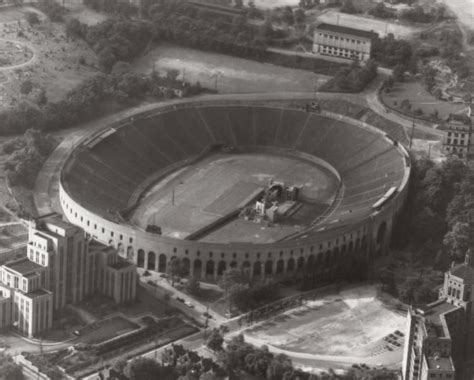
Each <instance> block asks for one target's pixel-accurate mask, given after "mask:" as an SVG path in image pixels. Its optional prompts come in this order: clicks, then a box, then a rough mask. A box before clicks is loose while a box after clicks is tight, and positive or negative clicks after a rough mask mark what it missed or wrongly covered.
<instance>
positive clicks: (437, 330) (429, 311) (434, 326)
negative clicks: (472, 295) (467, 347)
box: [421, 302, 459, 338]
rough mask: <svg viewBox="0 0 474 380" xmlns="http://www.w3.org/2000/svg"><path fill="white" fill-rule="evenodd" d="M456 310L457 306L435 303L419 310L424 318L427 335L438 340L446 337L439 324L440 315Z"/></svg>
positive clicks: (442, 327) (441, 325)
mask: <svg viewBox="0 0 474 380" xmlns="http://www.w3.org/2000/svg"><path fill="white" fill-rule="evenodd" d="M456 309H459V306H456V305H452V304H450V303H448V302H436V303H433V304H431V305H427V306H426V307H424V308H423V309H421V310H423V312H424V317H425V318H426V323H425V326H426V330H427V332H428V334H429V335H434V336H436V337H438V338H443V337H447V336H446V332H445V331H444V326H443V324H442V323H441V315H442V314H444V313H447V312H450V311H453V310H456Z"/></svg>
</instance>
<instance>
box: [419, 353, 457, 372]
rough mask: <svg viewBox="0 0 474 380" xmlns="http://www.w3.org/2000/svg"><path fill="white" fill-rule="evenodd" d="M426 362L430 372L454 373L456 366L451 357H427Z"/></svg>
mask: <svg viewBox="0 0 474 380" xmlns="http://www.w3.org/2000/svg"><path fill="white" fill-rule="evenodd" d="M426 362H427V364H428V368H429V369H430V370H439V371H453V372H454V365H453V362H452V361H451V358H449V357H448V358H447V357H427V358H426Z"/></svg>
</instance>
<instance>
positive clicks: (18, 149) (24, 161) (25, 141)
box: [2, 129, 56, 188]
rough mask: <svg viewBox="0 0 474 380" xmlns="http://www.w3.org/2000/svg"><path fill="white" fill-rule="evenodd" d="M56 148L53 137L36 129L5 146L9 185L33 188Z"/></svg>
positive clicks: (28, 131)
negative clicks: (40, 171)
mask: <svg viewBox="0 0 474 380" xmlns="http://www.w3.org/2000/svg"><path fill="white" fill-rule="evenodd" d="M55 146H56V141H55V140H54V139H53V138H52V137H51V136H48V135H44V134H43V133H41V132H40V131H37V130H34V129H29V130H27V131H26V132H25V134H24V135H23V136H21V137H17V138H15V139H13V140H11V141H9V142H7V143H5V144H3V146H2V150H3V153H4V154H8V155H9V156H8V159H7V160H6V161H5V166H4V167H5V170H6V176H7V178H8V181H9V183H10V184H11V185H12V186H18V185H20V186H25V187H27V188H32V187H33V186H34V183H35V180H36V176H37V174H38V171H39V170H40V169H41V166H42V165H43V162H44V161H45V160H46V158H47V157H48V156H49V154H50V153H51V152H52V151H53V149H54V147H55Z"/></svg>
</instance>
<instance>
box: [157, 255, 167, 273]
mask: <svg viewBox="0 0 474 380" xmlns="http://www.w3.org/2000/svg"><path fill="white" fill-rule="evenodd" d="M158 272H162V273H165V272H166V255H165V254H164V253H162V254H161V255H160V257H159V258H158Z"/></svg>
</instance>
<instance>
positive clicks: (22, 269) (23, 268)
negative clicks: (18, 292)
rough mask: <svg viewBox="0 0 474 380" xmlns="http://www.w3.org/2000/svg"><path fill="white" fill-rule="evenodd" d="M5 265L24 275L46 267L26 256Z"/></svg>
mask: <svg viewBox="0 0 474 380" xmlns="http://www.w3.org/2000/svg"><path fill="white" fill-rule="evenodd" d="M4 266H5V267H6V268H8V269H10V270H13V271H15V272H18V273H20V274H21V275H22V276H26V275H28V274H30V273H32V272H36V271H38V270H42V269H44V267H42V266H41V265H39V264H37V263H35V262H33V261H31V260H30V259H28V258H26V257H25V258H22V259H20V260H17V261H12V262H10V263H7V264H4Z"/></svg>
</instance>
